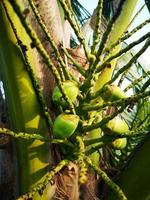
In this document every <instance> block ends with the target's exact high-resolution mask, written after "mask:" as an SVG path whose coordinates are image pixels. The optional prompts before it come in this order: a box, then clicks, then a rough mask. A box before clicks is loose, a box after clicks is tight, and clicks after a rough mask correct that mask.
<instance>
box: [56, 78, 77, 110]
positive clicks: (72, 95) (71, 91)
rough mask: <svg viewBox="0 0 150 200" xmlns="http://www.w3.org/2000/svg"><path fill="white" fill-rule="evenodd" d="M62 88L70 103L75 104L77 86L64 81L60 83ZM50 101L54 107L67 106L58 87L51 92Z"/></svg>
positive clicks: (72, 82)
mask: <svg viewBox="0 0 150 200" xmlns="http://www.w3.org/2000/svg"><path fill="white" fill-rule="evenodd" d="M62 87H63V89H64V91H65V93H66V94H67V96H68V98H69V99H70V100H71V102H75V100H76V98H77V96H78V94H79V88H78V86H77V84H76V83H75V82H74V81H69V80H68V81H65V82H63V83H62ZM52 100H53V102H54V104H55V105H61V106H63V107H66V106H67V102H66V101H65V99H64V98H63V96H62V93H61V91H60V89H59V88H58V86H56V87H55V88H54V90H53V94H52Z"/></svg>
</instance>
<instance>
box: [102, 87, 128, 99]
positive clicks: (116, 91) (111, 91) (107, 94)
mask: <svg viewBox="0 0 150 200" xmlns="http://www.w3.org/2000/svg"><path fill="white" fill-rule="evenodd" d="M101 97H102V99H103V100H104V101H116V100H119V99H122V98H126V95H125V93H124V92H123V91H122V90H121V89H120V88H119V87H118V86H116V85H105V86H104V88H103V92H102V94H101Z"/></svg>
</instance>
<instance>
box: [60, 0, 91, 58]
mask: <svg viewBox="0 0 150 200" xmlns="http://www.w3.org/2000/svg"><path fill="white" fill-rule="evenodd" d="M59 2H60V4H61V6H62V7H63V9H64V12H65V14H66V16H67V19H68V21H69V22H70V24H71V26H72V28H73V30H74V32H75V34H76V36H77V37H78V40H79V41H80V43H81V44H82V45H83V48H84V52H85V55H86V58H87V59H88V60H89V58H90V54H89V50H88V47H87V45H86V42H85V38H84V37H83V36H82V32H81V29H80V26H79V24H78V23H77V20H76V18H75V20H74V17H72V16H74V14H73V12H71V10H69V8H68V6H67V4H66V3H65V1H64V0H59Z"/></svg>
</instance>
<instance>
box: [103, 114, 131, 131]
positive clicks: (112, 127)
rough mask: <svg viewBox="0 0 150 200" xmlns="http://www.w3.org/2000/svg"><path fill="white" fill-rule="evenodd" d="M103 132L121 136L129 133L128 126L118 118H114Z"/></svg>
mask: <svg viewBox="0 0 150 200" xmlns="http://www.w3.org/2000/svg"><path fill="white" fill-rule="evenodd" d="M103 130H104V131H106V132H108V133H114V134H123V133H126V132H128V131H129V127H128V124H127V123H126V122H125V121H124V120H123V119H121V118H120V117H118V116H117V117H114V118H113V119H112V120H110V121H109V122H108V123H107V124H106V125H105V126H104V127H103Z"/></svg>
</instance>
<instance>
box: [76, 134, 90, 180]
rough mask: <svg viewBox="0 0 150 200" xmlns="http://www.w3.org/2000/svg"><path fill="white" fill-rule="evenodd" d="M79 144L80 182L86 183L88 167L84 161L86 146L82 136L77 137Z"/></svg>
mask: <svg viewBox="0 0 150 200" xmlns="http://www.w3.org/2000/svg"><path fill="white" fill-rule="evenodd" d="M76 140H77V143H78V146H79V151H78V159H77V162H78V164H79V169H80V172H79V184H84V183H85V182H86V181H87V171H88V170H87V167H86V164H85V161H84V156H85V146H84V142H83V139H82V138H81V137H80V136H77V137H76Z"/></svg>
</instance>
